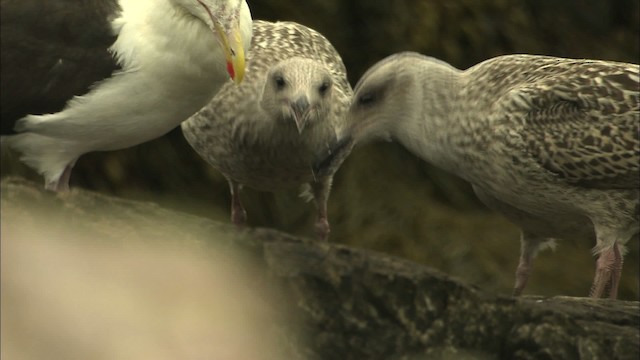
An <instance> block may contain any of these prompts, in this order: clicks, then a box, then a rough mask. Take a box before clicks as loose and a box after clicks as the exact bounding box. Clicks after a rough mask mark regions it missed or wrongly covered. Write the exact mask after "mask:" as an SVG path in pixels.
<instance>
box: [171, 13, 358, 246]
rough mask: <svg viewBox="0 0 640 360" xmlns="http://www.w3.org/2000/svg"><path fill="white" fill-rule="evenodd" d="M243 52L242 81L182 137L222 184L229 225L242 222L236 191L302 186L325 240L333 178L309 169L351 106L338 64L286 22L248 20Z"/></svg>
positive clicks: (318, 41) (326, 46) (324, 43)
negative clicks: (228, 200)
mask: <svg viewBox="0 0 640 360" xmlns="http://www.w3.org/2000/svg"><path fill="white" fill-rule="evenodd" d="M248 54H249V55H248V62H247V73H246V77H245V81H244V82H243V83H242V84H241V85H240V86H232V85H231V84H228V85H225V86H224V87H223V88H222V90H220V92H219V93H218V94H217V95H216V96H215V97H214V98H213V100H212V101H211V102H210V103H209V104H208V105H207V106H205V107H204V108H203V109H202V110H201V111H200V112H198V113H197V114H195V115H194V116H192V117H191V118H190V119H189V120H187V121H185V122H184V123H182V131H183V133H184V135H185V137H186V139H187V141H188V142H189V143H190V144H191V146H192V147H193V148H194V149H195V150H196V151H197V152H198V154H200V156H202V158H203V159H205V160H206V161H207V162H208V163H209V164H211V165H212V166H213V167H214V168H216V169H217V170H219V171H220V172H222V173H223V174H224V176H225V177H226V178H227V180H228V182H229V186H230V189H231V196H232V205H231V218H232V221H233V222H234V223H236V224H238V225H241V224H244V223H245V221H246V212H245V210H244V208H243V206H242V204H241V202H240V197H239V195H240V190H241V188H242V186H243V185H247V186H250V187H252V188H255V189H257V190H261V191H275V190H278V189H284V188H290V187H296V186H301V185H304V184H309V185H310V187H311V195H312V196H313V198H314V199H315V202H316V205H317V207H318V217H317V221H316V231H317V233H318V236H319V237H320V238H321V239H326V238H327V237H328V234H329V223H328V220H327V200H328V197H329V191H330V188H331V181H332V178H333V174H331V173H328V174H325V175H324V176H321V177H317V178H316V177H314V175H313V171H312V165H313V164H314V162H315V161H316V160H317V159H318V158H319V157H320V156H321V155H320V154H324V153H326V151H327V150H328V148H329V146H330V144H332V143H334V142H335V140H336V131H337V130H338V128H339V126H340V124H341V123H342V122H343V121H344V114H345V113H346V111H347V109H348V106H349V103H350V101H351V96H352V90H351V87H350V85H349V83H348V81H347V78H346V69H345V67H344V64H343V63H342V60H341V58H340V55H339V54H338V53H337V51H336V50H335V49H334V47H333V46H332V45H331V43H330V42H329V41H328V40H327V39H326V38H325V37H324V36H322V35H321V34H320V33H318V32H316V31H314V30H312V29H310V28H307V27H305V26H303V25H300V24H296V23H293V22H276V23H271V22H266V21H254V23H253V42H252V46H251V50H250V51H249V53H248Z"/></svg>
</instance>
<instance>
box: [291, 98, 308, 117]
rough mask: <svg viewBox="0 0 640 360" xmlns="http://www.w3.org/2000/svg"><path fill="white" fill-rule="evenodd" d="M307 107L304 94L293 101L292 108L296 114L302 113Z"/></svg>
mask: <svg viewBox="0 0 640 360" xmlns="http://www.w3.org/2000/svg"><path fill="white" fill-rule="evenodd" d="M308 108H309V100H308V99H307V97H306V96H300V97H299V98H298V99H297V100H296V101H295V102H294V103H293V109H294V110H295V111H296V112H297V113H298V114H304V113H305V112H306V111H307V109H308Z"/></svg>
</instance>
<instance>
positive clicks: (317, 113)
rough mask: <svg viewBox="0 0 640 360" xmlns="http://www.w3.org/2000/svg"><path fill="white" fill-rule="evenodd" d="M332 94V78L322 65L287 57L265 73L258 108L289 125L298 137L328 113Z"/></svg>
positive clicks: (312, 61) (308, 60)
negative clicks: (291, 124) (291, 123)
mask: <svg viewBox="0 0 640 360" xmlns="http://www.w3.org/2000/svg"><path fill="white" fill-rule="evenodd" d="M332 91H333V79H332V78H331V74H329V72H328V71H327V70H326V69H325V68H324V66H322V65H321V64H320V63H318V62H316V61H314V60H310V59H303V58H291V59H288V60H284V61H282V62H280V63H278V64H277V65H275V66H273V67H272V68H271V69H270V70H269V72H268V74H267V77H266V82H265V86H264V89H263V93H262V99H261V102H260V105H261V106H262V109H263V110H264V111H266V112H267V113H269V114H270V115H272V116H273V117H274V118H281V119H283V120H284V121H291V122H293V123H294V124H295V126H296V128H297V130H298V133H300V134H301V133H302V132H303V131H304V129H305V128H308V127H311V126H313V125H315V123H317V121H318V120H320V119H323V118H325V115H326V114H327V113H328V112H329V111H330V110H331V94H332Z"/></svg>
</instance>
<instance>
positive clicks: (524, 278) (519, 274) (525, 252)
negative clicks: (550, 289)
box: [513, 231, 540, 296]
mask: <svg viewBox="0 0 640 360" xmlns="http://www.w3.org/2000/svg"><path fill="white" fill-rule="evenodd" d="M539 244H540V242H539V241H537V239H536V238H534V237H532V236H531V235H529V234H527V233H525V232H524V231H522V233H521V235H520V261H519V262H518V267H517V268H516V284H515V286H514V287H513V296H520V295H521V294H522V291H523V290H524V288H525V287H526V286H527V282H528V281H529V275H531V270H532V269H533V259H534V258H535V256H536V254H537V253H538V248H539Z"/></svg>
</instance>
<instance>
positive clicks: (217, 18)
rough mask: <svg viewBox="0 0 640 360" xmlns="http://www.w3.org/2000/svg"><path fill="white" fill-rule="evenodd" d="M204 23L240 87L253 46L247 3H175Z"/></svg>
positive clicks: (203, 0) (212, 0) (210, 0)
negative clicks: (248, 55)
mask: <svg viewBox="0 0 640 360" xmlns="http://www.w3.org/2000/svg"><path fill="white" fill-rule="evenodd" d="M172 1H174V2H175V3H177V4H178V5H180V6H183V7H184V8H186V9H187V10H188V11H189V12H190V13H191V14H192V15H194V16H195V17H197V18H199V19H200V20H202V21H203V22H204V23H205V24H206V25H207V27H209V29H211V31H212V32H213V33H214V34H216V38H217V39H218V41H219V42H220V45H221V46H222V48H223V51H224V54H225V57H226V61H227V64H226V66H227V72H228V73H229V76H230V77H231V79H233V80H234V81H235V82H236V83H240V82H241V81H242V79H243V78H244V72H245V65H246V64H245V54H246V52H247V51H248V50H249V45H250V43H251V32H252V29H251V23H252V21H251V12H250V11H249V6H248V5H247V3H246V1H245V0H172Z"/></svg>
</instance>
